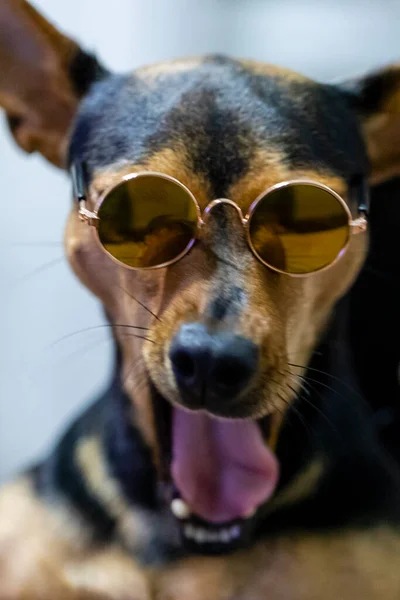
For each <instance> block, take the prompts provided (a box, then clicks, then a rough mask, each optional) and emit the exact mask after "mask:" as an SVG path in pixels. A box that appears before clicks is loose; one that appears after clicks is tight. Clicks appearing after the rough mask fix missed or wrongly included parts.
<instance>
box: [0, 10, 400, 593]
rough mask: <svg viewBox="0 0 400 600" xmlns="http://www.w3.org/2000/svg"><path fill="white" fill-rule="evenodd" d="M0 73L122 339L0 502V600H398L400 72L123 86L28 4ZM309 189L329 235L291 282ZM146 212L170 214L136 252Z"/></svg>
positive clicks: (142, 81)
mask: <svg viewBox="0 0 400 600" xmlns="http://www.w3.org/2000/svg"><path fill="white" fill-rule="evenodd" d="M0 66H1V69H0V105H1V106H2V108H3V109H4V111H5V113H6V116H7V119H8V123H9V125H10V130H11V132H12V134H13V136H14V138H15V140H16V142H17V143H18V144H19V146H20V147H21V148H23V149H24V150H25V151H27V152H40V153H41V154H42V155H43V156H44V157H45V158H46V159H47V160H48V161H50V162H51V163H52V164H54V165H56V166H58V167H60V168H63V169H67V170H71V173H72V180H73V202H72V206H71V213H70V217H69V220H68V223H67V227H66V235H65V249H66V254H67V257H68V260H69V263H70V265H71V267H72V269H73V270H74V272H75V273H76V275H77V276H78V278H79V279H80V281H81V282H83V284H84V285H85V286H86V287H87V288H88V289H89V290H91V291H92V292H93V293H94V294H95V295H96V296H97V297H98V298H99V299H100V301H101V302H102V303H103V305H104V309H105V313H106V316H107V319H108V322H109V324H110V329H111V331H112V335H113V337H114V342H115V369H114V375H113V378H112V381H111V383H110V386H109V388H108V389H107V390H106V391H105V392H104V394H103V395H102V396H101V397H100V398H98V399H97V400H96V401H95V402H94V403H93V404H92V406H91V407H90V408H89V409H88V410H86V412H84V413H83V414H82V415H81V416H80V417H78V418H77V420H76V421H75V422H74V423H73V424H72V425H71V426H70V427H69V429H68V430H67V431H66V432H65V434H64V435H63V437H62V438H61V440H60V441H59V443H58V444H57V445H56V447H55V448H54V450H53V452H52V453H51V455H50V456H48V457H47V458H46V459H45V460H44V461H43V462H42V463H40V464H38V465H35V466H33V467H32V468H31V469H30V470H29V471H27V472H26V473H23V474H22V475H20V476H18V477H17V478H15V480H13V481H12V482H10V483H8V484H7V485H5V486H4V487H3V488H2V490H1V492H0V598H1V600H17V599H18V600H20V599H25V600H34V599H36V600H39V599H40V600H43V599H45V600H46V599H52V600H54V599H57V600H64V599H66V600H85V599H86V600H110V599H113V600H150V599H151V600H155V599H157V600H167V599H168V600H172V599H173V600H186V599H188V598H190V600H210V599H212V600H217V599H220V600H222V599H226V600H264V599H267V598H268V599H270V600H314V599H315V600H316V599H318V600H320V599H321V598H324V599H326V600H330V599H332V600H333V599H337V598H341V599H343V600H350V599H354V598H360V599H361V598H362V599H363V600H377V599H378V598H379V599H384V600H392V599H393V600H394V599H395V598H396V599H398V598H399V596H400V576H399V575H398V560H399V558H400V535H399V529H398V527H399V517H400V471H399V459H400V456H399V452H398V449H397V445H398V444H396V436H397V432H398V427H397V426H398V404H397V402H398V395H399V388H398V365H399V360H400V355H399V351H398V339H399V333H400V331H399V323H400V321H399V319H398V317H397V312H398V303H397V300H398V299H399V296H400V295H399V284H398V278H397V275H398V272H399V271H398V267H399V266H400V265H399V259H398V257H397V255H396V244H397V239H396V237H397V236H396V232H397V229H396V222H398V221H396V218H395V217H396V214H397V215H398V212H399V208H398V201H397V194H398V181H397V179H396V177H397V176H398V175H399V171H400V156H399V151H398V139H400V67H399V66H396V65H394V66H392V67H389V68H387V69H384V70H382V71H378V72H375V73H372V74H370V75H368V76H365V77H360V78H358V79H357V80H353V81H347V82H343V83H342V84H337V85H328V84H320V83H316V82H314V81H312V80H309V79H307V78H305V77H303V76H301V75H298V74H296V73H293V72H290V71H288V70H285V69H281V68H277V67H272V66H270V65H264V64H261V63H257V62H254V61H247V60H238V59H231V58H228V57H224V56H205V57H198V58H191V59H186V60H185V59H182V60H176V61H170V62H166V63H162V64H157V65H152V66H148V67H144V68H141V69H139V70H137V71H135V72H134V73H132V74H130V75H116V74H112V73H110V72H108V71H107V70H106V69H105V68H104V67H103V66H102V65H101V64H100V63H99V62H98V61H97V59H96V58H95V57H94V56H92V55H90V54H88V53H86V52H85V51H84V50H82V49H81V48H80V47H78V45H77V44H75V43H74V42H73V41H72V40H70V39H69V38H67V37H66V36H64V35H63V34H61V33H60V32H58V31H57V30H56V29H55V28H54V27H53V26H52V25H51V24H50V23H48V22H47V21H46V20H45V18H44V17H42V16H41V15H39V14H38V13H37V12H36V10H35V9H34V8H33V7H32V6H30V5H29V4H28V3H27V2H25V0H2V3H1V6H0ZM302 186H306V187H307V194H309V195H311V196H312V193H315V194H316V197H318V199H319V203H318V206H319V207H322V208H318V209H315V210H317V211H320V210H322V213H323V214H325V213H324V211H325V207H326V206H328V205H329V206H332V207H333V208H332V210H333V211H336V212H335V215H334V219H333V220H335V219H336V221H335V224H332V223H333V221H332V223H331V221H330V220H329V219H331V217H330V216H329V215H328V216H326V217H322V216H320V217H318V218H319V219H320V220H319V221H318V222H319V223H321V222H325V221H326V223H328V224H327V225H326V231H325V234H326V235H328V238H327V237H326V236H325V237H324V239H325V240H326V239H328V241H329V243H326V244H321V243H318V241H315V240H317V239H318V236H317V237H315V238H314V237H312V236H313V234H314V233H315V232H314V230H312V231H311V234H310V235H311V237H308V238H306V239H307V240H308V242H307V245H306V246H305V245H304V244H303V245H302V246H301V247H300V246H299V247H297V250H295V251H294V257H293V262H292V263H291V266H288V264H289V259H288V258H287V251H288V248H289V247H286V246H284V245H283V246H282V245H280V242H281V241H282V240H285V239H286V238H285V233H284V234H282V227H283V225H284V223H290V222H291V221H290V219H293V218H294V217H293V215H294V214H295V209H294V208H293V206H297V204H296V202H297V195H296V194H298V193H299V194H300V196H301V189H303V188H302ZM311 188H312V190H311ZM369 188H370V189H371V196H372V201H371V209H370V210H369V201H368V189H369ZM131 190H133V191H132V193H139V192H138V190H141V192H140V193H141V198H143V202H142V203H141V204H138V205H133V204H132V203H131V200H130V194H131ZM160 190H161V191H160ZM299 190H300V192H299ZM311 196H310V197H311ZM307 197H308V196H307ZM171 198H172V200H173V201H171V206H170V205H169V202H170V200H171ZM271 198H272V200H271ZM274 198H275V199H276V198H281V199H282V198H283V200H282V201H281V200H280V201H279V202H280V204H279V205H278V204H277V203H276V202H275V201H274ZM160 199H161V200H162V201H163V202H164V204H165V206H167V205H168V208H170V209H171V211H172V213H171V214H172V217H175V216H176V215H175V212H176V211H177V210H178V209H177V206H178V204H179V202H180V201H181V202H182V206H183V207H184V209H185V211H186V212H185V220H183V217H182V218H181V219H180V220H179V222H177V223H175V221H174V222H172V221H171V218H172V217H171V214H170V213H168V212H167V211H166V209H162V210H164V212H161V213H160V212H157V211H156V212H155V213H154V214H152V215H151V216H152V217H153V216H156V217H157V218H156V219H153V220H152V229H150V226H149V228H148V229H146V231H145V233H143V231H142V230H140V231H139V229H140V228H139V226H138V228H137V230H135V231H134V232H133V230H132V229H130V227H131V224H130V223H131V219H135V222H139V221H140V220H141V219H142V220H143V219H144V217H145V216H146V211H147V210H148V211H149V212H151V210H153V209H151V210H150V208H146V209H144V208H143V207H144V206H146V207H148V206H151V207H154V206H156V203H157V201H158V200H160ZM177 199H181V200H179V202H178V200H177ZM322 199H323V201H322ZM145 201H146V203H147V204H146V203H145ZM283 201H284V206H285V209H282V208H281V207H282V206H283V204H282V202H283ZM274 202H275V204H274ZM124 203H128V204H127V206H128V209H129V210H130V211H131V212H129V211H128V212H127V213H124V214H125V217H121V214H122V213H121V212H120V211H121V210H122V208H123V207H124V206H125V204H124ZM157 206H158V205H157ZM179 206H180V205H179ZM271 206H272V208H271ZM107 207H108V208H107ZM121 207H122V208H121ZM137 207H138V208H137ZM128 209H127V210H128ZM139 209H140V210H142V211H143V215H141V216H140V217H138V216H134V215H133V212H134V211H136V210H139ZM124 210H125V209H124ZM157 210H158V211H159V210H160V209H157ZM179 210H180V209H179ZM182 210H183V209H182ZM132 211H133V212H132ZM268 211H270V212H268ZM285 211H286V212H285ZM306 212H307V211H306ZM328 212H329V211H328ZM128 213H129V214H128ZM322 213H321V214H322ZM182 214H183V213H182ZM277 214H278V216H279V219H278V221H277V222H275V221H274V218H275V217H276V215H277ZM126 215H128V217H129V218H128V217H126ZM132 215H133V216H132ZM163 215H164V217H165V216H167V217H168V219H165V218H164V217H163V219H164V220H163V221H162V223H161V222H160V216H163ZM168 215H169V216H168ZM307 218H308V219H309V220H310V219H311V217H310V216H309V217H307ZM307 218H306V217H305V216H304V215H303V217H302V219H303V220H302V222H301V223H300V224H301V226H302V227H303V230H304V228H306V229H307V228H308V229H307V231H308V232H309V227H310V226H309V224H308V223H309V221H307ZM321 219H322V221H321ZM324 219H325V221H324ZM343 219H344V221H343ZM317 220H318V219H317ZM295 221H296V223H297V224H298V223H299V218H296V219H295ZM314 221H315V219H314ZM368 221H369V223H368ZM343 223H344V224H343ZM367 224H368V226H367ZM49 226H50V219H49ZM141 227H142V229H143V228H145V227H147V225H146V223H145V224H144V225H143V223H141ZM320 227H321V225H320ZM324 227H325V226H324ZM347 227H349V230H348V228H347ZM337 228H338V229H337ZM303 230H301V231H303ZM368 230H369V232H368ZM299 231H300V230H299ZM301 231H300V233H301ZM336 231H339V233H340V232H342V233H340V235H342V234H343V235H345V236H347V237H343V235H342V238H341V239H342V241H341V242H340V247H338V248H337V249H336V250H335V256H334V255H333V254H332V252H333V250H332V244H333V242H334V239H333V237H329V236H330V234H331V233H332V232H336ZM188 232H189V233H188ZM313 232H314V233H313ZM343 232H345V233H343ZM135 236H136V237H135ZM185 236H186V237H185ZM369 236H370V238H371V242H369ZM299 237H300V238H301V235H300V234H298V235H297V236H296V239H299ZM336 237H337V235H336V234H335V240H336ZM133 238H134V240H136V241H135V242H134V243H131V240H132V239H133ZM289 238H290V236H289ZM127 239H129V243H128V244H127V246H128V250H129V253H128V254H129V256H127V255H126V247H125V246H124V242H125V240H127ZM310 240H311V241H310ZM313 240H314V241H313ZM314 243H315V244H316V248H317V252H315V253H311V254H310V248H312V247H313V244H314ZM129 244H130V245H129ZM299 248H300V249H299ZM289 249H290V248H289ZM124 252H125V254H124ZM302 252H305V253H306V254H305V255H304V256H306V257H308V258H307V259H306V258H304V256H303V254H302ZM324 254H329V256H330V258H329V260H328V259H327V258H326V259H323V256H324ZM331 254H332V256H331ZM132 257H133V258H132ZM306 260H307V261H309V263H307V264H306V262H304V261H306ZM322 260H325V262H324V263H322V262H321V261H322ZM296 261H297V262H296ZM153 267H160V268H153ZM302 269H303V270H302Z"/></svg>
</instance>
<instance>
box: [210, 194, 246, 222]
mask: <svg viewBox="0 0 400 600" xmlns="http://www.w3.org/2000/svg"><path fill="white" fill-rule="evenodd" d="M220 204H228V205H229V206H232V207H233V208H234V209H235V210H236V211H237V212H238V214H239V218H240V220H241V222H242V223H243V225H245V224H246V222H247V219H246V217H244V216H243V213H242V210H241V208H240V206H238V205H237V204H236V202H234V201H233V200H229V198H217V199H216V200H212V201H211V202H210V203H209V204H208V205H207V206H206V207H205V209H204V211H203V214H202V217H201V222H202V223H203V224H204V223H205V221H206V219H207V217H208V216H209V214H210V212H211V211H212V209H213V208H214V207H215V206H218V205H220Z"/></svg>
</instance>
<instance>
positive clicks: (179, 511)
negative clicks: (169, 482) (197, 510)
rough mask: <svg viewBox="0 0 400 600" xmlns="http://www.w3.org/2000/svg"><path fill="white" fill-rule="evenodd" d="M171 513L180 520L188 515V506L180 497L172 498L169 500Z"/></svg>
mask: <svg viewBox="0 0 400 600" xmlns="http://www.w3.org/2000/svg"><path fill="white" fill-rule="evenodd" d="M171 511H172V514H173V515H174V516H175V517H176V518H177V519H180V520H183V519H188V518H189V517H190V508H189V506H188V505H187V504H186V502H185V501H184V500H182V499H181V498H174V499H173V500H172V502H171Z"/></svg>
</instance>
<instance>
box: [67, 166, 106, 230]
mask: <svg viewBox="0 0 400 600" xmlns="http://www.w3.org/2000/svg"><path fill="white" fill-rule="evenodd" d="M71 178H72V193H73V195H74V198H76V200H77V201H78V203H79V218H80V219H81V221H84V222H85V223H88V225H94V226H96V225H97V223H98V220H99V218H98V216H97V215H96V213H94V212H91V211H90V210H88V209H87V208H86V190H87V186H86V179H87V178H86V169H85V165H84V163H74V164H73V165H72V167H71Z"/></svg>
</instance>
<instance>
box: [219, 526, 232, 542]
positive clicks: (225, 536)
mask: <svg viewBox="0 0 400 600" xmlns="http://www.w3.org/2000/svg"><path fill="white" fill-rule="evenodd" d="M220 537H221V542H230V541H231V537H232V536H231V532H230V530H229V529H223V530H222V531H221V534H220Z"/></svg>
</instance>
